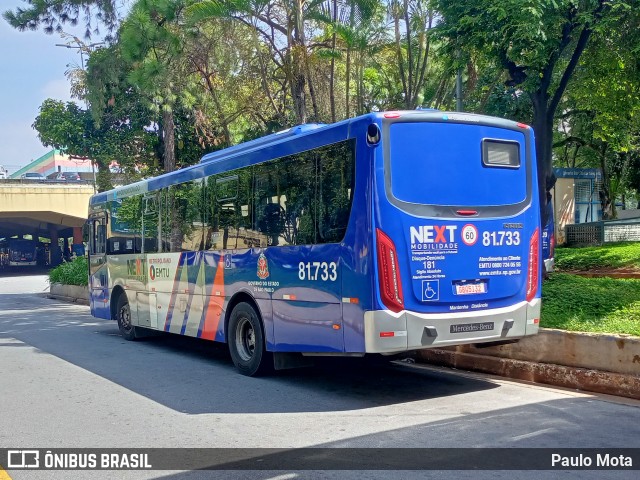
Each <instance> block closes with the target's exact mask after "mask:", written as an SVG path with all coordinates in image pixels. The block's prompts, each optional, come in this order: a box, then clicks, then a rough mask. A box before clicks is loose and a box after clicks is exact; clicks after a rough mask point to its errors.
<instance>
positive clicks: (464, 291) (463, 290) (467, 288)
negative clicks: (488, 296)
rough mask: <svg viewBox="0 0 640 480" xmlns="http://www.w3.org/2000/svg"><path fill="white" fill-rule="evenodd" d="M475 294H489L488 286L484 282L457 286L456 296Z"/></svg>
mask: <svg viewBox="0 0 640 480" xmlns="http://www.w3.org/2000/svg"><path fill="white" fill-rule="evenodd" d="M475 293H487V284H486V283H484V282H482V283H466V284H465V283H457V284H456V295H473V294H475Z"/></svg>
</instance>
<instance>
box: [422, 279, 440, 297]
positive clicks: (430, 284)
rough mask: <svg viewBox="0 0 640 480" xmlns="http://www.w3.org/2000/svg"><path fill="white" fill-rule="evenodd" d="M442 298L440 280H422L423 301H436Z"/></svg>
mask: <svg viewBox="0 0 640 480" xmlns="http://www.w3.org/2000/svg"><path fill="white" fill-rule="evenodd" d="M439 299H440V280H423V281H422V301H423V302H435V301H437V300H439Z"/></svg>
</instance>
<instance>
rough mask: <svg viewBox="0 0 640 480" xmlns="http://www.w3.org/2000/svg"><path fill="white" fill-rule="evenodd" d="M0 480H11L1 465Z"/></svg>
mask: <svg viewBox="0 0 640 480" xmlns="http://www.w3.org/2000/svg"><path fill="white" fill-rule="evenodd" d="M0 480H11V477H10V476H9V474H8V473H7V472H6V471H5V469H4V468H2V465H0Z"/></svg>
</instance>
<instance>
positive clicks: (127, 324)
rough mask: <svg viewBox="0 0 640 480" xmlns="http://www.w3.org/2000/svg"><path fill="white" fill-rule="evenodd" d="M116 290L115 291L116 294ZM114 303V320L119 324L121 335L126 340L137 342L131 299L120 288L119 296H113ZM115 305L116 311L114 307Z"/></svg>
mask: <svg viewBox="0 0 640 480" xmlns="http://www.w3.org/2000/svg"><path fill="white" fill-rule="evenodd" d="M115 291H116V290H115V289H114V292H115ZM112 298H113V301H112V304H111V305H112V307H111V308H112V313H114V314H115V315H114V318H115V320H116V321H117V322H118V330H120V335H122V338H124V339H125V340H135V339H136V338H137V335H136V327H135V326H134V325H133V319H132V317H131V306H130V304H129V299H128V298H127V294H126V293H125V291H124V289H122V288H121V287H120V288H119V291H118V294H117V295H116V294H114V295H113V297H112ZM113 305H115V309H114V307H113Z"/></svg>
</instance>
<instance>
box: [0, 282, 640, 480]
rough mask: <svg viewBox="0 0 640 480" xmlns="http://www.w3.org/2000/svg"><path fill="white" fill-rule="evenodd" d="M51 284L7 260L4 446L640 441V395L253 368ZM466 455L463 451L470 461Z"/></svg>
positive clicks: (450, 377)
mask: <svg viewBox="0 0 640 480" xmlns="http://www.w3.org/2000/svg"><path fill="white" fill-rule="evenodd" d="M46 289H47V284H46V280H45V277H44V276H43V275H32V276H29V275H22V276H15V275H13V274H9V273H3V274H0V448H62V447H66V448H87V447H91V448H108V447H118V448H143V447H173V448H177V447H186V448H213V447H216V448H218V447H225V448H297V447H332V448H334V447H348V448H354V447H367V448H370V447H376V448H445V447H448V448H468V447H520V448H523V449H532V448H541V447H546V448H552V449H555V448H580V449H583V448H584V449H586V448H620V447H631V448H640V408H638V406H639V405H640V403H638V402H633V401H628V400H626V401H623V400H622V399H615V398H611V397H603V396H593V395H587V394H582V393H579V392H572V391H567V390H562V389H555V388H550V387H544V386H540V385H533V384H527V383H522V382H514V381H507V380H502V379H496V378H493V377H488V376H483V375H478V374H467V373H464V372H456V371H453V370H444V369H436V368H431V367H424V366H420V365H410V364H404V363H400V364H397V363H393V364H388V365H382V366H381V365H374V366H372V365H368V364H365V363H364V362H360V361H353V360H340V361H336V360H331V361H324V362H321V364H320V365H319V366H316V367H313V368H306V369H299V370H290V371H284V372H279V373H277V374H275V375H273V376H271V377H266V378H247V377H243V376H241V375H239V374H237V373H236V371H235V370H234V367H233V365H232V363H231V360H230V358H229V355H228V353H227V352H226V349H225V348H224V347H217V346H215V345H213V344H211V343H207V342H201V341H195V340H191V339H185V338H179V337H169V336H159V337H153V338H148V339H145V340H143V341H138V342H127V341H124V340H123V339H122V338H121V337H120V335H119V333H118V329H117V326H116V324H115V322H112V321H104V320H98V319H94V318H92V317H91V316H90V314H89V309H88V307H85V306H80V305H74V304H66V303H63V302H60V301H56V300H51V299H47V298H46V297H45V295H44V293H43V291H45V290H46ZM526 451H527V450H522V452H526ZM467 454H468V452H465V450H460V457H461V462H463V461H464V457H465V455H467ZM3 461H4V459H2V458H0V465H2V464H3ZM636 468H637V466H636ZM8 473H9V475H11V477H12V478H14V479H34V478H37V479H40V478H42V479H45V478H46V479H48V478H64V479H83V478H105V479H106V478H167V479H174V478H176V479H177V478H189V479H191V478H252V479H260V480H266V479H275V480H288V479H298V478H301V479H302V478H314V479H315V478H318V479H319V478H354V479H355V478H358V479H359V478H410V479H412V478H416V479H417V478H443V477H451V478H463V479H464V478H474V479H475V478H505V479H506V478H508V479H512V478H519V479H520V478H531V479H538V478H557V477H558V476H559V475H560V474H561V475H562V476H563V477H564V478H575V479H582V478H637V472H632V471H590V472H588V471H576V470H573V471H569V472H563V473H560V472H557V471H538V472H535V471H531V472H512V471H496V472H487V471H455V472H424V471H403V472H391V471H371V470H367V471H325V472H319V471H293V470H290V469H289V468H288V467H287V465H283V466H282V469H278V470H277V471H251V472H247V471H236V472H232V471H225V472H216V471H204V472H203V471H194V472H172V471H144V472H140V471H137V472H127V471H119V472H113V471H111V472H109V471H102V472H98V471H95V472H88V471H58V472H52V471H19V470H10V471H9V472H8ZM0 479H2V472H1V471H0Z"/></svg>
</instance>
